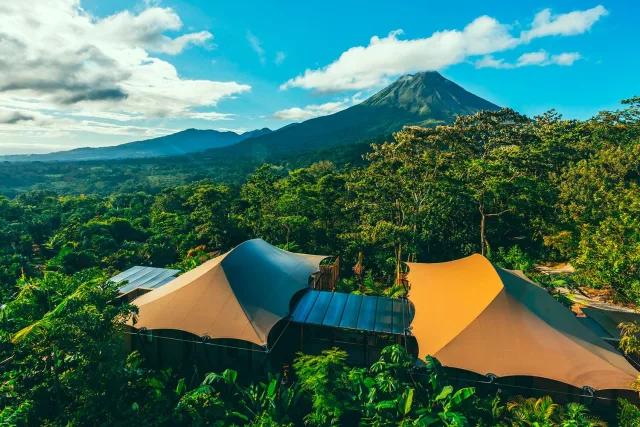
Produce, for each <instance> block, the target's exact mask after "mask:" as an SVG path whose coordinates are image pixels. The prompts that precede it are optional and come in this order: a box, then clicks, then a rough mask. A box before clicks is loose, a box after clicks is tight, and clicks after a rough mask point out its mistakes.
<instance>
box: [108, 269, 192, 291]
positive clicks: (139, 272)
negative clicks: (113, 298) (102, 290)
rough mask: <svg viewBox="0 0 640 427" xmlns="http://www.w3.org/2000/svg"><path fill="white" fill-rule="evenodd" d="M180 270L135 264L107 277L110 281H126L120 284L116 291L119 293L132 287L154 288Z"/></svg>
mask: <svg viewBox="0 0 640 427" xmlns="http://www.w3.org/2000/svg"><path fill="white" fill-rule="evenodd" d="M179 272H180V270H173V269H169V268H157V267H143V266H140V265H136V266H135V267H131V268H130V269H128V270H125V271H123V272H122V273H120V274H118V275H116V276H113V277H112V278H111V279H109V281H110V282H115V283H119V282H123V281H126V282H127V283H126V284H124V285H122V286H120V288H118V291H119V292H120V293H121V294H127V293H129V292H131V291H132V290H134V289H138V288H143V289H156V288H159V287H160V286H162V285H165V284H167V283H169V282H170V281H172V280H173V279H175V278H176V274H178V273H179Z"/></svg>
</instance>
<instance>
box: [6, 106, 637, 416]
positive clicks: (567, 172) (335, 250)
mask: <svg viewBox="0 0 640 427" xmlns="http://www.w3.org/2000/svg"><path fill="white" fill-rule="evenodd" d="M325 154H327V155H326V156H322V155H318V154H314V155H313V156H309V157H308V158H307V159H303V160H300V159H297V160H295V161H293V160H288V161H277V162H275V161H274V162H273V163H266V164H261V165H253V164H251V165H241V166H239V167H242V168H245V166H246V169H250V170H249V171H248V174H247V175H244V169H242V171H237V170H236V171H235V172H234V173H233V174H229V175H220V174H218V172H215V171H209V170H207V169H206V165H205V164H203V163H198V164H197V173H194V174H193V175H191V176H189V177H187V178H188V179H185V177H184V176H183V175H182V174H181V173H180V172H179V171H178V170H177V169H176V170H172V169H171V167H172V162H171V161H170V160H165V161H163V167H162V169H163V171H164V172H163V173H164V174H165V175H164V176H163V179H162V180H161V181H158V182H155V184H154V185H150V184H149V180H148V176H145V175H144V174H145V173H146V172H147V169H146V168H145V167H140V166H139V165H140V164H141V163H132V166H131V168H129V169H127V164H128V163H126V162H123V163H119V164H118V166H117V167H118V168H119V170H120V171H121V173H123V174H126V176H127V183H126V185H124V186H121V185H109V181H108V179H109V174H108V173H107V174H105V175H100V174H96V175H93V176H91V175H88V176H85V180H84V181H85V184H77V185H78V186H77V187H74V185H75V184H73V183H69V182H67V183H66V184H65V185H64V187H63V188H64V189H65V192H59V191H56V190H55V189H53V190H47V189H46V184H43V185H40V186H39V188H38V189H33V190H29V191H24V190H25V189H24V188H22V187H21V188H19V189H17V188H9V187H8V186H7V184H6V183H5V184H3V189H2V190H3V192H4V193H5V194H7V196H1V197H0V236H2V238H1V239H0V298H1V300H2V306H1V309H0V425H51V426H58V425H59V426H63V425H135V424H143V425H159V426H164V425H262V426H267V425H300V424H303V423H305V424H308V425H318V426H322V425H339V424H340V423H342V424H343V425H353V424H357V423H361V424H363V425H379V426H382V425H405V426H408V425H420V426H427V425H440V426H463V425H477V426H495V425H502V426H508V425H513V426H529V425H537V426H556V425H558V426H560V425H561V426H596V425H602V422H601V421H599V420H597V419H596V418H595V417H594V416H591V415H589V414H588V411H587V409H586V407H585V406H583V405H581V404H578V403H570V404H567V405H560V404H557V403H554V402H553V401H552V400H551V399H549V398H546V397H528V396H524V397H520V398H510V399H504V398H502V397H501V396H490V397H486V396H480V395H478V394H476V393H475V391H474V389H473V388H472V387H452V386H451V385H449V383H448V382H447V377H446V374H445V373H443V372H442V370H441V369H440V367H439V364H438V362H437V360H433V359H429V360H427V361H426V365H427V371H426V372H425V374H424V375H423V376H421V378H420V379H418V380H416V379H414V378H413V377H412V375H411V365H412V363H411V361H410V359H409V357H408V355H407V354H406V353H404V350H403V349H402V348H400V347H388V348H387V349H386V350H385V351H384V352H383V354H382V356H381V359H380V360H379V361H377V362H375V363H373V364H372V365H371V366H369V367H350V366H348V365H347V364H346V362H345V360H346V355H345V354H344V353H343V352H342V351H340V350H331V351H327V352H325V353H323V354H322V355H315V356H310V355H299V356H298V358H297V360H296V362H295V364H294V366H293V368H294V372H295V376H296V378H297V380H296V381H292V382H287V381H282V379H281V378H278V377H269V378H265V379H259V380H256V381H255V382H253V383H251V384H243V383H242V384H241V383H240V382H239V381H238V380H237V373H236V372H234V371H231V370H227V371H224V372H218V373H209V374H208V375H207V376H206V377H205V378H204V379H199V380H198V381H197V382H194V381H192V380H190V379H188V378H187V379H185V378H178V377H177V376H176V375H175V374H174V373H172V372H170V371H165V370H155V369H153V368H151V367H150V366H147V364H146V363H145V360H144V359H143V358H142V356H141V355H140V354H138V353H131V354H124V353H123V351H122V346H121V344H120V341H119V334H120V331H121V330H122V328H123V323H124V322H125V321H126V320H127V319H129V318H130V317H131V316H133V315H135V307H134V306H131V305H127V304H124V305H120V304H118V303H117V302H116V299H115V296H116V286H115V285H114V284H111V283H107V278H108V277H111V276H112V275H114V274H115V273H117V272H119V271H122V270H125V269H127V268H129V267H131V266H133V265H151V266H158V267H175V268H178V269H180V270H181V271H183V272H184V271H187V270H189V269H191V268H193V267H195V266H197V265H199V264H200V263H202V262H203V261H205V260H207V259H209V258H211V257H213V256H215V255H216V254H220V253H223V252H224V251H227V250H229V249H230V248H232V247H234V246H235V245H237V244H239V243H241V242H243V241H244V240H246V239H249V238H256V237H260V238H262V239H264V240H266V241H267V242H270V243H271V244H274V245H277V246H279V247H281V248H284V249H287V250H290V251H296V252H305V253H315V254H329V255H336V256H339V257H340V258H341V265H342V269H343V271H342V281H341V282H340V284H339V286H340V289H341V290H344V291H348V292H362V293H367V294H376V295H388V296H398V295H401V294H402V292H403V290H402V289H401V288H400V287H398V286H395V283H396V282H397V277H398V275H400V274H401V273H402V271H403V262H406V261H419V262H433V261H444V260H452V259H456V258H460V257H463V256H466V255H469V254H471V253H474V252H479V253H483V254H485V255H486V256H487V257H488V258H489V259H490V260H491V261H492V262H494V263H495V264H497V265H499V266H502V267H505V268H511V269H521V270H524V271H525V272H527V273H528V274H529V275H530V276H531V277H533V278H535V279H536V280H537V281H538V282H539V283H541V284H542V285H544V286H545V287H547V288H548V289H549V291H550V292H551V293H552V294H554V295H556V294H557V293H556V292H555V288H556V287H559V286H562V287H564V288H578V287H579V288H581V289H584V290H594V291H597V292H599V293H600V294H601V295H604V296H605V297H606V298H608V299H610V300H612V301H615V302H617V303H620V304H624V305H628V306H634V307H635V306H638V305H639V304H640V188H639V186H640V98H632V99H629V100H626V101H624V102H623V108H622V109H620V110H617V111H603V112H601V113H599V114H597V115H596V116H594V117H592V118H590V119H588V120H567V119H564V118H562V117H561V116H560V115H558V114H557V113H555V112H554V111H549V112H547V113H545V114H542V115H540V116H537V117H533V118H530V117H526V116H523V115H521V114H519V113H517V112H515V111H513V110H509V109H502V110H499V111H491V112H488V111H485V112H479V113H476V114H473V115H468V116H460V117H458V118H457V119H456V120H455V122H453V123H451V124H449V125H440V126H436V127H430V128H425V127H406V128H404V129H403V130H401V131H399V132H397V133H395V134H393V136H392V137H390V138H387V140H386V141H385V142H380V143H376V144H372V145H371V146H370V147H369V148H368V149H367V151H366V153H365V154H364V157H363V158H360V153H359V152H358V150H355V149H353V150H352V151H349V150H343V151H341V152H338V153H328V152H325ZM323 157H324V158H323ZM327 159H328V160H327ZM330 160H331V161H330ZM311 162H313V163H311ZM147 164H148V163H147ZM177 165H178V166H176V167H177V168H181V169H180V170H181V171H183V170H186V169H188V168H189V167H188V161H184V160H183V161H181V162H177ZM8 167H9V166H8V165H6V164H5V165H3V166H2V168H1V169H2V171H3V173H4V174H7V175H8V174H9V172H8V170H9V169H8ZM45 167H48V166H46V165H45V164H34V165H31V166H29V165H26V166H25V168H38V169H39V170H42V169H43V168H45ZM65 167H67V168H71V167H72V166H70V165H68V164H65V163H59V164H56V165H52V166H51V168H57V169H61V168H65ZM105 167H107V166H105ZM98 169H99V168H98ZM34 170H35V169H34ZM123 171H124V172H123ZM193 179H196V180H195V181H193ZM136 182H141V183H145V184H144V185H141V186H140V187H136V185H135V183H136ZM87 183H89V184H87ZM551 263H570V265H571V266H572V267H573V268H574V269H575V273H572V274H566V275H556V276H553V277H552V278H550V277H549V276H545V275H542V274H539V273H537V272H536V270H535V268H534V267H535V266H536V265H540V264H551ZM356 264H359V265H360V266H362V271H361V270H360V269H356V270H357V272H358V273H359V274H358V275H355V274H354V272H353V270H352V267H353V266H354V265H356ZM557 297H558V298H560V299H562V298H563V297H562V296H560V295H557ZM627 332H628V335H627V336H626V337H625V339H624V340H623V343H624V344H625V351H627V352H629V353H634V352H638V351H640V344H638V342H639V341H640V338H638V335H637V332H638V331H637V330H636V329H634V328H632V327H630V328H628V331H627ZM619 408H620V410H619V414H618V416H619V417H620V418H619V420H618V423H619V424H620V425H638V424H635V423H640V409H637V408H636V407H635V406H633V405H631V404H629V403H628V402H625V401H621V402H620V403H619Z"/></svg>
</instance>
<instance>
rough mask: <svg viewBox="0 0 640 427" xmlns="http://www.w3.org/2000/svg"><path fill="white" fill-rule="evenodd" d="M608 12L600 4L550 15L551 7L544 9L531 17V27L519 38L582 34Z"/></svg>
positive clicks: (525, 39)
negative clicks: (585, 8)
mask: <svg viewBox="0 0 640 427" xmlns="http://www.w3.org/2000/svg"><path fill="white" fill-rule="evenodd" d="M608 13H609V12H608V11H607V9H605V8H604V6H602V5H598V6H596V7H593V8H591V9H587V10H575V11H573V12H569V13H563V14H560V15H552V14H551V9H544V10H543V11H541V12H539V13H537V14H536V16H535V17H534V18H533V23H532V24H531V29H530V30H528V31H523V32H522V34H521V38H522V40H524V41H527V42H528V41H531V40H533V39H535V38H538V37H546V36H573V35H576V34H583V33H585V32H587V31H589V30H590V29H591V27H592V26H593V24H595V23H596V22H597V21H598V20H599V19H600V18H602V17H603V16H605V15H607V14H608Z"/></svg>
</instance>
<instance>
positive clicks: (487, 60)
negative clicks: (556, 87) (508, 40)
mask: <svg viewBox="0 0 640 427" xmlns="http://www.w3.org/2000/svg"><path fill="white" fill-rule="evenodd" d="M580 58H581V55H580V54H579V53H578V52H563V53H560V54H557V55H549V54H548V53H547V51H545V50H538V51H535V52H527V53H523V54H522V55H520V56H519V57H518V60H517V61H516V62H515V63H510V62H506V61H505V60H504V59H497V58H494V57H493V56H492V55H485V56H484V57H482V58H480V59H479V60H477V61H476V62H475V66H476V68H504V69H509V68H520V67H526V66H530V65H537V66H541V67H544V66H547V65H561V66H570V65H573V63H574V62H576V61H577V60H578V59H580Z"/></svg>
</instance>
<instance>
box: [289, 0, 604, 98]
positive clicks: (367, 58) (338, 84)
mask: <svg viewBox="0 0 640 427" xmlns="http://www.w3.org/2000/svg"><path fill="white" fill-rule="evenodd" d="M606 13H607V11H606V9H605V8H604V7H602V6H597V7H594V8H593V9H588V10H584V11H573V12H570V13H566V14H562V15H556V16H552V15H551V12H550V11H549V10H544V11H542V12H540V13H538V14H537V15H536V17H535V19H534V21H533V24H532V25H531V28H530V29H529V30H528V31H524V32H522V34H521V35H520V36H519V37H516V36H513V35H512V34H511V33H510V30H511V28H510V26H509V25H507V24H503V23H500V22H499V21H497V20H496V19H495V18H492V17H489V16H480V17H478V18H476V19H474V20H473V21H472V22H471V23H469V24H468V25H467V26H466V27H464V28H463V29H462V30H444V31H438V32H435V33H433V34H431V35H430V36H428V37H425V38H419V39H401V38H400V35H401V34H402V31H401V30H397V31H393V32H391V33H389V34H388V35H387V36H386V37H382V38H380V37H378V36H374V37H372V38H371V40H370V41H369V44H368V45H366V46H355V47H352V48H350V49H347V50H346V51H344V52H343V53H342V54H341V55H340V56H339V57H338V58H337V59H336V60H335V61H333V62H332V63H330V64H329V65H327V66H325V67H322V68H318V69H307V70H306V71H305V72H304V73H303V74H301V75H298V76H296V77H294V78H292V79H289V80H288V81H286V82H285V83H283V84H282V85H281V86H280V87H281V89H289V88H293V87H298V88H303V89H312V90H315V91H317V92H338V91H346V90H361V89H367V88H372V87H377V86H380V85H382V84H384V83H387V82H388V80H389V79H390V78H392V77H395V76H398V75H400V74H406V73H412V72H417V71H425V70H440V69H443V68H446V67H448V66H451V65H454V64H458V63H460V62H463V61H466V60H469V59H470V58H473V57H477V56H482V58H481V59H479V60H477V61H476V66H477V67H489V66H490V67H494V68H514V67H515V66H517V65H515V64H508V63H505V61H504V60H502V59H496V58H494V57H493V56H491V55H492V54H495V53H498V52H503V51H506V50H510V49H513V48H515V47H517V46H520V45H522V44H524V43H527V42H528V41H530V40H532V39H534V38H538V37H544V36H550V35H573V34H581V33H584V32H585V31H587V30H588V29H589V28H591V26H592V25H593V24H594V23H595V22H596V21H597V20H598V19H599V18H600V17H601V16H604V15H605V14H606ZM568 55H571V56H567V55H565V56H562V57H551V58H547V60H546V61H544V62H545V65H549V64H552V63H555V64H558V65H570V64H572V63H573V62H574V61H575V60H576V59H578V58H579V56H576V55H577V54H575V53H572V54H568ZM535 59H536V57H535V56H533V57H531V58H529V57H526V56H525V57H524V58H523V63H522V64H521V65H519V66H524V65H529V64H526V62H527V61H531V60H535ZM537 59H539V58H537Z"/></svg>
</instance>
